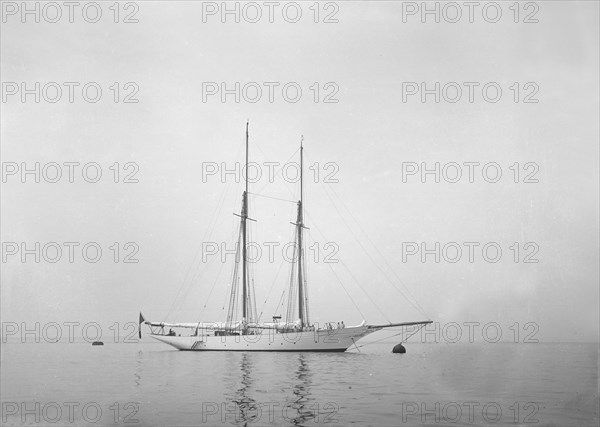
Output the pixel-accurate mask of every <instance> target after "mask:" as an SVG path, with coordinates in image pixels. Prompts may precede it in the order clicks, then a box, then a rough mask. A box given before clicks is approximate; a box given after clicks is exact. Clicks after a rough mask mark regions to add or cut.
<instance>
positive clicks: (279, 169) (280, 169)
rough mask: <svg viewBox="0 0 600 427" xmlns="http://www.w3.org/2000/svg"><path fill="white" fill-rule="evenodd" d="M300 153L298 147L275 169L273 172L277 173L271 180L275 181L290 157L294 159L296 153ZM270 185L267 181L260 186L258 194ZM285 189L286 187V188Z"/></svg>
mask: <svg viewBox="0 0 600 427" xmlns="http://www.w3.org/2000/svg"><path fill="white" fill-rule="evenodd" d="M298 151H300V147H298V148H297V149H296V151H294V153H293V154H292V155H291V156H290V157H288V159H287V160H286V161H285V162H283V164H282V165H281V166H279V167H277V168H276V169H275V170H277V173H276V174H274V175H273V179H275V178H276V177H277V176H278V175H279V174H280V173H281V172H282V171H283V166H285V165H286V164H287V163H288V162H289V161H290V160H291V159H292V157H294V156H295V155H296V153H297V152H298ZM269 184H271V182H269V180H267V183H266V184H265V185H263V186H262V188H261V189H260V190H259V191H258V192H259V193H262V191H263V190H264V189H265V188H266V187H267V185H269ZM286 188H287V187H286Z"/></svg>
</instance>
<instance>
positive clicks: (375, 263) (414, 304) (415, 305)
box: [323, 189, 428, 317]
mask: <svg viewBox="0 0 600 427" xmlns="http://www.w3.org/2000/svg"><path fill="white" fill-rule="evenodd" d="M323 192H324V193H325V195H326V196H327V197H328V198H329V200H330V201H331V204H332V205H333V207H334V208H335V210H336V211H337V213H338V214H339V215H340V217H341V218H342V222H343V223H344V225H345V226H346V228H348V230H350V233H352V236H354V238H355V240H356V241H357V243H358V245H359V246H360V247H361V249H362V250H363V251H364V252H365V254H366V255H367V256H368V257H369V259H370V260H371V262H372V263H373V265H375V267H377V269H378V270H379V271H381V273H382V274H383V276H384V277H385V279H386V280H387V281H388V282H390V284H392V286H393V287H394V288H395V289H396V290H397V291H398V292H400V294H401V295H402V296H403V297H404V298H405V299H406V301H408V303H409V304H411V305H412V306H413V307H414V308H415V309H416V310H417V311H419V312H420V313H421V314H422V315H424V316H425V317H428V316H427V314H426V313H425V310H423V308H422V307H421V306H420V305H419V304H418V302H416V299H415V297H414V296H412V295H411V297H412V298H413V299H414V300H415V301H412V300H411V299H410V298H408V297H407V296H406V294H405V293H404V292H402V291H401V290H400V289H399V288H398V287H396V286H395V285H394V283H393V281H392V280H391V279H390V278H389V276H388V274H387V273H386V272H385V271H384V270H383V269H382V268H381V266H380V265H379V264H378V263H377V262H376V261H375V260H374V259H373V257H372V256H371V254H370V253H369V251H367V249H366V248H365V247H364V245H363V244H362V242H361V241H360V239H359V238H358V236H357V235H356V234H355V233H354V230H353V229H352V227H350V226H349V225H348V223H347V222H346V220H345V219H344V215H343V214H342V213H341V212H340V210H339V209H338V207H337V206H336V204H335V202H334V201H333V199H332V198H331V196H330V195H329V194H328V193H327V191H326V190H325V189H323ZM355 221H356V220H355ZM363 233H364V231H363ZM371 244H373V243H371ZM388 267H389V265H388ZM390 269H391V268H390ZM405 287H406V286H405Z"/></svg>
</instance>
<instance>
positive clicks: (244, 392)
mask: <svg viewBox="0 0 600 427" xmlns="http://www.w3.org/2000/svg"><path fill="white" fill-rule="evenodd" d="M240 371H241V373H242V377H241V379H240V388H238V389H237V390H236V392H235V394H234V398H233V403H235V405H236V412H237V415H236V417H235V421H236V424H235V425H242V426H247V425H248V424H249V423H250V424H255V423H256V422H257V421H259V418H260V416H261V408H260V405H259V404H258V403H257V402H256V400H254V399H253V398H251V397H250V396H248V391H249V390H250V387H251V386H252V383H253V380H252V359H251V357H250V356H249V355H248V353H243V354H242V360H241V362H240Z"/></svg>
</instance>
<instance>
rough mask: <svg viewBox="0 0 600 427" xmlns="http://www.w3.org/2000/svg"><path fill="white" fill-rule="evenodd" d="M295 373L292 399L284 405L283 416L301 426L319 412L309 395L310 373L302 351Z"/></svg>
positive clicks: (316, 416) (315, 416)
mask: <svg viewBox="0 0 600 427" xmlns="http://www.w3.org/2000/svg"><path fill="white" fill-rule="evenodd" d="M295 374H296V375H295V379H296V381H295V385H294V386H293V388H292V394H293V395H294V399H293V400H292V401H291V402H289V403H288V404H287V405H286V407H285V409H284V410H285V412H284V418H285V419H286V421H288V422H290V423H292V424H293V425H297V426H301V425H304V423H306V422H308V421H310V420H312V419H314V418H318V414H319V408H318V406H315V405H314V404H313V403H314V399H312V398H311V395H310V386H311V383H312V381H311V380H312V373H311V371H310V368H309V365H308V361H307V359H306V356H305V355H304V354H302V353H300V354H298V368H297V369H296V372H295ZM290 415H292V416H290Z"/></svg>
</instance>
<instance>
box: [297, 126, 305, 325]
mask: <svg viewBox="0 0 600 427" xmlns="http://www.w3.org/2000/svg"><path fill="white" fill-rule="evenodd" d="M303 141H304V136H303V137H302V138H301V139H300V201H299V202H298V219H297V221H296V228H297V233H298V235H297V239H298V312H299V314H300V327H301V328H302V327H304V326H305V325H308V312H306V313H305V300H304V298H305V294H306V290H305V289H304V282H303V280H302V273H303V271H302V270H303V268H302V229H303V228H304V223H303V213H302V198H303V188H302V178H303V176H302V175H303V171H304V147H303V144H302V143H303Z"/></svg>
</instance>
